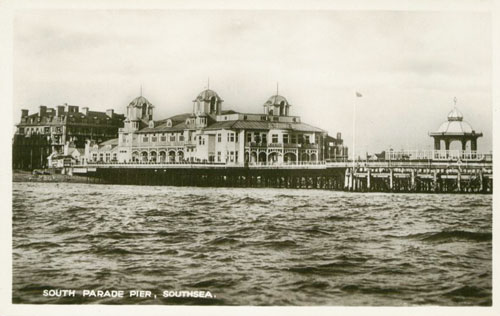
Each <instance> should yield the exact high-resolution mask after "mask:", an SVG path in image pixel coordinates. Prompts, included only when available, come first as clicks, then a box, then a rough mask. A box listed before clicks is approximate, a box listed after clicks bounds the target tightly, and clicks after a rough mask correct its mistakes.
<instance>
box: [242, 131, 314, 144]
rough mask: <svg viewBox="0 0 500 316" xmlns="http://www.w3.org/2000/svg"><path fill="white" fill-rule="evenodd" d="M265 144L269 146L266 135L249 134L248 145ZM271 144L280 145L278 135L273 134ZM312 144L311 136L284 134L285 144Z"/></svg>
mask: <svg viewBox="0 0 500 316" xmlns="http://www.w3.org/2000/svg"><path fill="white" fill-rule="evenodd" d="M252 142H255V143H263V144H267V134H266V133H247V143H252ZM271 142H272V143H273V144H277V143H279V137H278V134H271ZM310 142H311V136H310V135H304V134H283V143H284V144H297V143H298V144H309V143H310Z"/></svg>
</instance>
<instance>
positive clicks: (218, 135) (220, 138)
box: [217, 133, 222, 143]
mask: <svg viewBox="0 0 500 316" xmlns="http://www.w3.org/2000/svg"><path fill="white" fill-rule="evenodd" d="M221 141H222V134H220V133H219V134H217V142H218V143H220V142H221Z"/></svg>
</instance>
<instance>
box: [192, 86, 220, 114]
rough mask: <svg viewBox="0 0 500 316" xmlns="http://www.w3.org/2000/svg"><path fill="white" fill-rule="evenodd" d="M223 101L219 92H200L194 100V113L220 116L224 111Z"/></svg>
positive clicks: (207, 90)
mask: <svg viewBox="0 0 500 316" xmlns="http://www.w3.org/2000/svg"><path fill="white" fill-rule="evenodd" d="M222 102H224V100H222V98H221V97H219V95H218V94H217V92H215V91H213V90H210V89H206V90H203V91H202V92H200V94H198V96H197V97H196V99H194V100H193V113H194V114H196V115H201V114H211V115H218V114H220V113H221V111H222Z"/></svg>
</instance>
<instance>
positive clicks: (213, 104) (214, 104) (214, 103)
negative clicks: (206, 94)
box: [210, 97, 217, 113]
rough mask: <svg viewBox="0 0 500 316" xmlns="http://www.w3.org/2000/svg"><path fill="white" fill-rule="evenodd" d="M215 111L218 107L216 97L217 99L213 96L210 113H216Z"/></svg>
mask: <svg viewBox="0 0 500 316" xmlns="http://www.w3.org/2000/svg"><path fill="white" fill-rule="evenodd" d="M215 111H217V109H216V99H215V97H212V98H211V99H210V113H214V112H215Z"/></svg>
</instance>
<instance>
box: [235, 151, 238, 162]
mask: <svg viewBox="0 0 500 316" xmlns="http://www.w3.org/2000/svg"><path fill="white" fill-rule="evenodd" d="M234 161H236V162H238V152H236V156H235V157H234Z"/></svg>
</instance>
